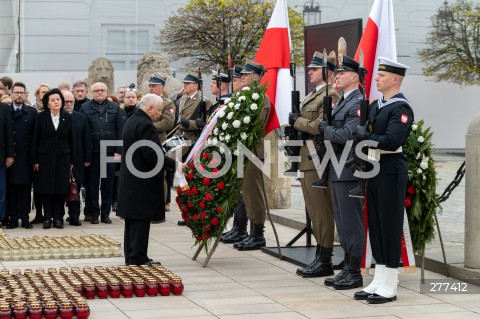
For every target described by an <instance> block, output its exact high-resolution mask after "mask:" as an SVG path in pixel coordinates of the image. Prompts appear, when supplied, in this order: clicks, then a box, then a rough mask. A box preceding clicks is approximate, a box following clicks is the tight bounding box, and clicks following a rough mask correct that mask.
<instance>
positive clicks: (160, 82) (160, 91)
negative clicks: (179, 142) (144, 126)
mask: <svg viewBox="0 0 480 319" xmlns="http://www.w3.org/2000/svg"><path fill="white" fill-rule="evenodd" d="M164 90H165V79H162V78H161V77H158V76H155V75H152V76H151V77H150V78H149V79H148V93H151V94H155V95H158V96H160V97H161V98H162V100H163V113H162V116H161V117H160V120H158V121H156V122H155V123H153V125H155V129H156V130H157V134H158V137H159V138H160V142H161V143H163V142H165V140H166V139H167V132H168V131H170V130H171V129H172V128H173V125H174V124H175V104H174V103H173V101H172V100H170V99H169V98H168V96H167V94H166V93H165V91H164Z"/></svg>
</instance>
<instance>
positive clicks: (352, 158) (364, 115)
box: [345, 50, 369, 198]
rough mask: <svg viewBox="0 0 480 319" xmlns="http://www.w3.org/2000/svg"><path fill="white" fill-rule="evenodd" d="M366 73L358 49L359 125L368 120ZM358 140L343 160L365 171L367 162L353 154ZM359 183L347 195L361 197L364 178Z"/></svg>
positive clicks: (361, 55) (346, 164)
mask: <svg viewBox="0 0 480 319" xmlns="http://www.w3.org/2000/svg"><path fill="white" fill-rule="evenodd" d="M366 74H367V69H365V68H364V66H363V50H360V67H359V68H358V79H359V85H358V89H359V90H360V92H361V93H362V100H361V101H360V125H367V121H368V113H369V109H368V108H369V105H368V99H367V96H366V93H365V89H366V88H365V75H366ZM359 142H360V141H358V140H355V141H354V143H353V145H352V149H351V150H350V154H349V155H348V158H347V161H346V162H345V167H352V166H353V165H354V164H355V166H354V167H355V168H357V169H359V170H361V171H362V172H364V171H366V169H367V163H366V162H364V161H362V160H360V159H359V158H358V157H357V155H356V154H355V148H356V146H357V144H358V143H359ZM359 182H360V184H359V185H358V187H356V188H354V189H352V190H350V191H349V192H348V196H350V197H358V198H363V197H364V194H365V183H366V180H365V179H362V178H361V179H359Z"/></svg>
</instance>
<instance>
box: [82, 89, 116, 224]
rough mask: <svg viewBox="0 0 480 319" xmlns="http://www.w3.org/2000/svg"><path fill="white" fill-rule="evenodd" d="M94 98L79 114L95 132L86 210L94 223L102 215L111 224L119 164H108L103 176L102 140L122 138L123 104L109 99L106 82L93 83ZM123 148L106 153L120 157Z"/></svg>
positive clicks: (93, 132) (110, 149)
mask: <svg viewBox="0 0 480 319" xmlns="http://www.w3.org/2000/svg"><path fill="white" fill-rule="evenodd" d="M91 91H92V97H93V98H92V100H91V101H88V102H86V103H85V104H83V105H82V109H81V110H80V113H83V114H85V115H86V116H87V118H88V124H89V125H90V130H91V132H92V140H93V153H92V164H91V165H90V167H88V168H87V176H86V177H87V180H86V183H85V190H86V191H87V194H86V200H85V211H86V212H88V213H89V214H91V223H92V224H98V222H99V217H101V221H102V223H105V224H111V223H112V221H111V220H110V209H111V208H112V191H113V174H114V172H115V164H116V163H107V164H106V165H107V176H106V177H101V176H100V172H101V165H100V143H101V141H103V140H121V139H122V129H123V117H122V110H121V109H120V107H119V106H118V105H117V104H116V103H114V102H111V101H109V100H107V85H106V84H105V83H102V82H97V83H94V84H93V85H92V87H91ZM121 149H122V148H121V147H108V148H107V156H109V157H112V156H114V155H115V156H120V153H121ZM100 179H101V181H102V184H101V194H102V205H101V207H100V206H99V203H98V189H99V187H100Z"/></svg>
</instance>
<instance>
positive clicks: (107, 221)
mask: <svg viewBox="0 0 480 319" xmlns="http://www.w3.org/2000/svg"><path fill="white" fill-rule="evenodd" d="M102 223H104V224H111V223H112V220H111V219H110V217H108V216H107V217H102Z"/></svg>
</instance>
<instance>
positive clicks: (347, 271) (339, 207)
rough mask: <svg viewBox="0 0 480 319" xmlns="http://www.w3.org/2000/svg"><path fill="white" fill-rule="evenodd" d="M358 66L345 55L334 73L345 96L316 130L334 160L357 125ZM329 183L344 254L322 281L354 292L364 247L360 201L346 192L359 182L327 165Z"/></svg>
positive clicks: (347, 171) (358, 284) (345, 170)
mask: <svg viewBox="0 0 480 319" xmlns="http://www.w3.org/2000/svg"><path fill="white" fill-rule="evenodd" d="M358 69H359V64H358V63H357V61H355V60H353V59H352V58H350V57H348V56H346V55H344V56H343V62H342V65H341V66H340V67H338V68H337V70H336V76H335V82H336V83H337V87H338V88H339V89H341V90H342V91H343V92H344V93H343V96H342V98H341V99H340V101H339V102H338V103H337V104H336V105H335V107H334V109H333V112H332V125H329V123H328V122H327V121H320V123H319V124H318V129H319V130H320V132H322V133H323V136H324V139H325V140H327V141H330V142H331V145H332V147H333V150H334V152H335V157H336V158H337V161H339V160H340V158H341V156H342V154H343V151H344V148H345V144H346V143H347V142H348V141H349V140H352V138H353V133H354V132H355V129H356V128H357V125H359V124H360V102H361V100H362V98H363V96H362V93H361V92H360V90H359V89H358V84H359V77H358ZM328 165H329V169H328V180H329V181H330V182H331V190H332V207H333V217H334V218H335V225H336V226H337V232H338V237H339V239H340V244H341V245H342V248H343V251H344V252H345V258H344V267H343V269H342V271H341V272H340V273H338V274H337V276H335V278H327V279H325V285H326V286H333V287H334V288H335V289H353V288H357V287H361V286H363V279H362V274H361V272H360V267H361V264H362V256H363V247H364V234H365V231H364V226H363V210H362V208H363V201H362V200H361V199H360V198H353V197H349V196H348V192H349V191H350V190H352V189H354V188H356V187H358V186H359V182H358V179H357V178H356V177H354V176H353V173H352V171H351V169H350V168H347V167H345V166H343V167H342V169H341V170H340V171H339V172H338V175H337V171H336V170H335V166H334V165H333V163H332V161H330V162H329V164H328Z"/></svg>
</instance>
